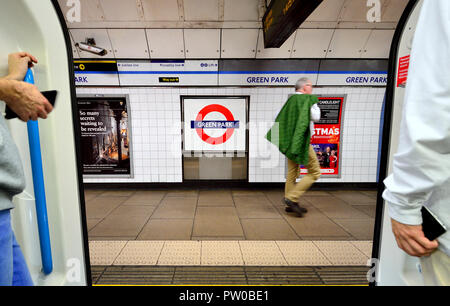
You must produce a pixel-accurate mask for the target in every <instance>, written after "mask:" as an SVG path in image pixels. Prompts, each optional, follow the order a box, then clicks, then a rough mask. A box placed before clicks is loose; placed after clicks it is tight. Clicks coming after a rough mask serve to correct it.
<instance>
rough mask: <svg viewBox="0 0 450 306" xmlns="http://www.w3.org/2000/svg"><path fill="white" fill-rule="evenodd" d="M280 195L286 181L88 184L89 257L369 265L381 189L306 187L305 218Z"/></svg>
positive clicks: (115, 261)
mask: <svg viewBox="0 0 450 306" xmlns="http://www.w3.org/2000/svg"><path fill="white" fill-rule="evenodd" d="M282 198H283V190H282V188H279V189H277V188H271V189H254V188H252V189H245V188H216V189H211V188H185V189H158V190H135V189H120V190H110V189H90V188H86V190H85V199H86V215H87V221H88V235H89V247H90V259H91V265H92V266H96V267H103V268H105V267H113V266H116V267H124V266H130V267H131V266H140V267H142V266H154V267H161V268H163V267H192V266H209V267H211V266H223V267H241V268H242V267H247V268H250V267H282V266H284V267H299V266H303V267H333V266H341V267H362V266H366V265H367V262H368V260H369V258H370V257H371V252H372V237H373V228H374V222H375V207H376V191H375V190H345V191H341V190H340V191H330V190H327V191H323V190H312V191H308V192H307V193H306V194H305V195H304V196H303V197H302V199H301V205H302V206H304V207H306V208H307V209H308V212H307V213H306V214H304V216H303V217H302V218H298V217H297V216H296V215H295V214H293V213H287V212H285V210H284V208H285V206H284V204H283V203H282V201H281V200H282ZM105 269H106V268H105Z"/></svg>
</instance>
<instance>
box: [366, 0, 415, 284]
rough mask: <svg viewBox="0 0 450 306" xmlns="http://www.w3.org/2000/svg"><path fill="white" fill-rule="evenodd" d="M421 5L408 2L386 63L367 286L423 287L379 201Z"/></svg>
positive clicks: (394, 141) (389, 169) (392, 150)
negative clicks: (379, 152)
mask: <svg viewBox="0 0 450 306" xmlns="http://www.w3.org/2000/svg"><path fill="white" fill-rule="evenodd" d="M422 4H423V0H411V1H410V2H409V3H408V5H407V7H406V9H405V11H404V13H403V15H402V17H401V19H400V21H399V24H398V26H397V29H396V32H395V34H394V38H393V42H392V47H391V53H390V59H389V78H388V85H387V90H386V99H385V105H384V122H383V132H382V134H381V135H382V138H381V141H382V146H381V159H380V172H379V182H380V184H379V189H378V199H377V214H376V220H375V233H374V243H373V253H372V258H373V259H372V269H371V271H370V272H369V274H370V275H369V277H371V278H372V279H371V283H372V284H376V285H379V286H401V285H423V281H422V277H421V275H420V261H419V259H418V258H415V257H411V256H409V255H407V254H406V253H404V252H403V251H402V250H400V249H399V248H398V246H397V242H396V240H395V237H394V235H393V233H392V228H391V219H390V217H389V214H388V208H387V205H386V204H385V201H384V200H383V198H382V193H383V191H384V184H382V182H383V180H384V179H385V178H386V177H387V176H388V175H389V174H390V173H391V172H392V162H393V157H394V154H395V153H396V152H397V148H398V143H399V132H400V123H401V119H402V111H403V100H404V97H405V82H406V78H407V74H408V67H409V55H410V53H411V48H412V41H413V38H414V33H415V29H416V25H417V22H418V19H419V15H420V10H421V7H422Z"/></svg>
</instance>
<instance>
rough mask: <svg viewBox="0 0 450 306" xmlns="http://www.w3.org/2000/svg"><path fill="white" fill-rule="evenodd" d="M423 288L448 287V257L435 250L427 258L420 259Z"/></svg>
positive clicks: (449, 279) (449, 262) (449, 259)
mask: <svg viewBox="0 0 450 306" xmlns="http://www.w3.org/2000/svg"><path fill="white" fill-rule="evenodd" d="M420 265H421V266H422V275H423V280H424V283H425V286H450V257H449V256H448V255H447V254H445V253H444V252H442V251H440V250H437V251H435V252H433V254H431V256H429V257H421V258H420Z"/></svg>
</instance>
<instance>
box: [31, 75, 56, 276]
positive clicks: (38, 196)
mask: <svg viewBox="0 0 450 306" xmlns="http://www.w3.org/2000/svg"><path fill="white" fill-rule="evenodd" d="M24 81H25V82H26V83H30V84H34V76H33V71H32V70H31V69H28V72H27V74H26V76H25V79H24ZM27 128H28V143H29V147H30V158H31V170H32V173H33V187H34V197H35V202H36V216H37V224H38V231H39V244H40V247H41V259H42V272H44V274H46V275H48V274H50V273H52V271H53V260H52V248H51V245H50V234H49V230H48V217H47V204H46V199H45V185H44V173H43V171H42V156H41V144H40V138H39V125H38V122H37V120H36V121H33V120H29V121H28V122H27Z"/></svg>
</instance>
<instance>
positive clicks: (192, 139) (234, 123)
mask: <svg viewBox="0 0 450 306" xmlns="http://www.w3.org/2000/svg"><path fill="white" fill-rule="evenodd" d="M182 108H183V118H184V133H183V134H184V140H183V150H184V151H194V152H195V151H197V152H244V151H246V137H247V131H246V127H247V97H199V96H193V97H192V96H183V97H182Z"/></svg>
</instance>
